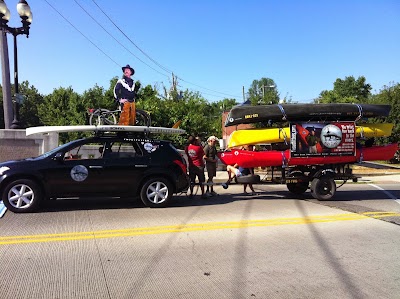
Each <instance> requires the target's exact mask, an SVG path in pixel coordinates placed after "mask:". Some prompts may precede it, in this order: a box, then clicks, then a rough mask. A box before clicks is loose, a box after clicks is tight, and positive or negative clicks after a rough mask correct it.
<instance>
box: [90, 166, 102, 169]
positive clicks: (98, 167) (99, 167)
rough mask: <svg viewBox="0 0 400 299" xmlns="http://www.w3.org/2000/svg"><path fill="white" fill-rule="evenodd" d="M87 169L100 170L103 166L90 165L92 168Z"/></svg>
mask: <svg viewBox="0 0 400 299" xmlns="http://www.w3.org/2000/svg"><path fill="white" fill-rule="evenodd" d="M89 168H91V169H101V168H103V166H95V165H92V166H89Z"/></svg>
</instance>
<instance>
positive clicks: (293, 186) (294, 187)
mask: <svg viewBox="0 0 400 299" xmlns="http://www.w3.org/2000/svg"><path fill="white" fill-rule="evenodd" d="M286 187H287V188H288V190H289V191H290V192H292V193H294V194H303V193H304V192H306V191H307V189H308V182H298V183H287V184H286Z"/></svg>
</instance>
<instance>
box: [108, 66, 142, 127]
mask: <svg viewBox="0 0 400 299" xmlns="http://www.w3.org/2000/svg"><path fill="white" fill-rule="evenodd" d="M122 72H123V76H122V79H119V80H118V81H117V84H115V87H114V99H115V101H117V102H118V103H119V104H120V105H121V116H120V118H119V122H118V124H119V125H124V126H134V125H135V121H136V106H135V101H136V94H137V92H138V90H139V88H140V83H139V82H138V81H136V83H135V84H133V83H134V81H133V79H132V78H131V76H133V74H134V73H135V70H134V69H133V68H131V67H130V65H129V64H127V65H126V66H124V67H122Z"/></svg>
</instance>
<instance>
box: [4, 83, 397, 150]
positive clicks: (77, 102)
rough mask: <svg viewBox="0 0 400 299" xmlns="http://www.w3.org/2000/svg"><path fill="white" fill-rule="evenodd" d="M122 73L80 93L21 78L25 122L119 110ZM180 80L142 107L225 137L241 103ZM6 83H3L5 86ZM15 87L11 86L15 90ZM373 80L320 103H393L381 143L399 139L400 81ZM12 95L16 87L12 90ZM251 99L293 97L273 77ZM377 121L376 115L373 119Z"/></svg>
mask: <svg viewBox="0 0 400 299" xmlns="http://www.w3.org/2000/svg"><path fill="white" fill-rule="evenodd" d="M117 80H118V78H117V77H114V78H112V79H111V80H110V85H109V86H108V88H107V89H104V88H103V87H100V86H98V85H95V86H94V87H92V88H89V89H87V90H85V91H84V92H83V93H82V94H78V93H77V92H75V91H74V90H73V88H72V87H68V88H62V87H60V88H56V89H54V90H53V92H52V93H50V94H48V95H45V96H43V95H41V94H40V93H39V92H38V90H37V89H36V88H35V87H34V86H32V85H29V82H28V81H24V82H22V83H20V85H19V90H20V93H21V94H23V95H25V96H26V100H25V102H24V104H23V105H22V106H21V109H20V121H21V124H22V125H23V127H31V126H39V125H52V126H55V125H83V124H88V117H89V114H88V108H100V107H101V108H106V109H110V110H115V109H116V108H117V105H116V103H115V101H114V86H115V83H116V81H117ZM178 86H179V84H178V79H177V78H176V77H173V80H172V83H171V86H170V87H163V88H162V94H160V92H159V91H158V90H157V86H151V85H147V86H142V88H140V90H139V92H138V97H137V107H138V108H139V109H144V110H146V111H147V112H148V113H150V115H151V118H152V125H153V126H160V127H172V126H173V125H174V124H175V123H177V122H180V128H182V129H184V130H186V132H187V133H188V134H194V135H199V136H201V137H203V138H206V137H208V136H210V135H215V136H217V137H221V135H222V126H223V124H222V120H221V117H222V112H224V111H229V110H230V109H231V108H232V107H233V106H235V105H237V104H238V103H237V102H236V100H235V99H228V98H225V99H223V100H221V101H216V102H211V103H209V102H208V101H207V100H206V99H205V98H204V97H203V96H202V95H201V94H200V93H199V92H193V91H190V90H179V88H178ZM0 88H1V86H0ZM13 88H14V86H12V90H13ZM371 89H372V88H371V85H370V84H368V83H367V82H366V79H365V77H359V78H357V79H355V78H354V77H352V76H349V77H345V79H340V78H338V79H336V81H335V82H334V84H333V90H324V91H322V92H321V93H320V96H319V98H318V99H316V100H315V102H319V103H371V104H390V105H391V106H392V110H391V113H390V116H389V117H388V119H386V120H376V121H380V122H382V121H386V122H393V123H394V124H395V126H394V130H393V134H392V136H391V137H390V138H387V139H385V140H383V141H382V142H388V141H390V142H397V141H399V139H400V121H399V116H400V85H399V83H391V84H389V85H388V86H384V87H383V88H382V89H381V90H380V91H379V93H377V94H375V95H372V94H371ZM12 94H13V92H12ZM248 95H249V100H250V101H251V103H252V104H253V105H258V104H276V103H279V101H281V102H282V101H283V102H285V103H288V102H292V100H291V97H289V96H286V97H284V99H281V100H279V93H278V89H277V87H276V84H275V82H274V81H273V80H272V79H270V78H261V79H260V80H254V81H253V82H252V84H251V85H250V87H249V89H248ZM368 121H369V122H371V121H373V120H372V119H369V120H368ZM0 127H2V128H4V112H3V99H2V98H0ZM88 134H90V133H70V134H60V142H62V143H64V142H67V141H69V140H71V139H74V138H78V137H82V136H86V135H88ZM161 137H162V138H164V139H170V140H172V141H173V142H174V143H175V144H176V145H177V146H179V147H183V145H184V144H185V142H186V138H187V136H172V135H166V136H161Z"/></svg>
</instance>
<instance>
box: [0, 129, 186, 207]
mask: <svg viewBox="0 0 400 299" xmlns="http://www.w3.org/2000/svg"><path fill="white" fill-rule="evenodd" d="M188 186H189V180H188V176H187V165H186V162H185V159H184V158H183V157H182V155H181V154H180V153H179V152H178V151H177V150H176V148H175V147H174V146H173V145H172V144H171V143H170V142H168V141H160V140H154V139H151V138H148V137H138V136H137V135H136V136H135V135H131V136H130V135H121V134H118V135H117V134H113V135H106V134H104V135H99V136H95V137H90V138H84V139H79V140H75V141H71V142H69V143H67V144H64V145H62V146H60V147H58V148H56V149H53V150H51V151H49V152H47V153H45V154H43V155H41V156H39V157H36V158H28V159H24V160H19V161H8V162H3V163H0V194H1V199H2V200H3V202H4V204H5V206H6V207H7V208H8V209H9V210H11V211H13V212H16V213H24V212H32V211H34V210H35V209H37V208H38V206H39V203H40V201H41V200H44V199H55V198H73V197H78V198H83V197H94V196H97V197H132V198H133V197H137V196H140V198H141V200H142V201H143V203H144V204H145V205H146V206H148V207H164V206H166V205H167V204H168V202H169V201H170V199H171V197H172V195H173V193H179V192H184V191H186V190H187V188H188Z"/></svg>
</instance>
